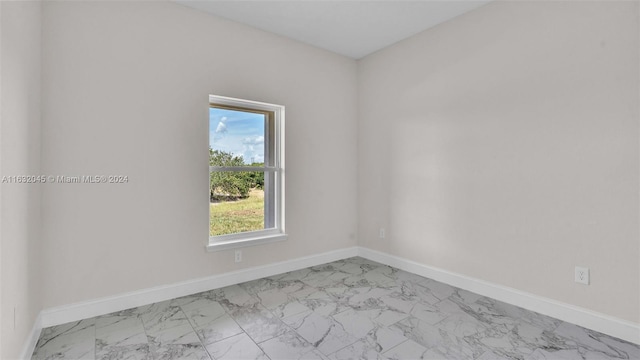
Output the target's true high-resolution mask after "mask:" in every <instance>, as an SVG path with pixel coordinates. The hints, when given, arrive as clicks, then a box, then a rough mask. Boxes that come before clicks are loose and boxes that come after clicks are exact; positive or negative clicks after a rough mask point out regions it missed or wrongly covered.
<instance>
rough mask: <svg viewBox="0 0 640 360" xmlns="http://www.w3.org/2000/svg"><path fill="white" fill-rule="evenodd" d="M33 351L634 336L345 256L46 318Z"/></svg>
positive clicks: (478, 355) (616, 344)
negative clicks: (59, 320)
mask: <svg viewBox="0 0 640 360" xmlns="http://www.w3.org/2000/svg"><path fill="white" fill-rule="evenodd" d="M33 359H118V360H119V359H202V360H205V359H206V360H208V359H271V360H285V359H482V360H488V359H531V360H534V359H554V360H555V359H640V346H638V345H634V344H631V343H628V342H625V341H622V340H620V339H616V338H613V337H610V336H607V335H603V334H600V333H597V332H594V331H590V330H587V329H584V328H581V327H579V326H576V325H572V324H569V323H566V322H563V321H560V320H557V319H553V318H550V317H547V316H543V315H540V314H537V313H533V312H531V311H527V310H524V309H521V308H518V307H515V306H512V305H508V304H505V303H502V302H500V301H496V300H493V299H490V298H486V297H483V296H480V295H477V294H474V293H470V292H468V291H464V290H461V289H457V288H454V287H451V286H449V285H446V284H442V283H439V282H436V281H434V280H430V279H426V278H423V277H420V276H417V275H413V274H410V273H407V272H404V271H401V270H398V269H394V268H391V267H389V266H386V265H381V264H378V263H374V262H371V261H369V260H365V259H362V258H357V257H356V258H350V259H345V260H340V261H336V262H333V263H329V264H325V265H321V266H314V267H311V268H306V269H302V270H298V271H293V272H289V273H285V274H281V275H277V276H272V277H267V278H263V279H259V280H255V281H250V282H246V283H242V284H238V285H233V286H229V287H226V288H222V289H216V290H211V291H207V292H203V293H199V294H195V295H190V296H185V297H182V298H178V299H173V300H169V301H164V302H160V303H155V304H151V305H147V306H142V307H138V308H134V309H129V310H125V311H120V312H117V313H112V314H108V315H104V316H98V317H95V318H91V319H86V320H82V321H78V322H73V323H69V324H64V325H59V326H54V327H51V328H47V329H44V330H43V331H42V334H41V336H40V339H39V341H38V344H37V346H36V350H35V352H34V354H33Z"/></svg>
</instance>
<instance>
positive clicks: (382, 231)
mask: <svg viewBox="0 0 640 360" xmlns="http://www.w3.org/2000/svg"><path fill="white" fill-rule="evenodd" d="M379 234H380V239H384V236H385V233H384V228H380V232H379Z"/></svg>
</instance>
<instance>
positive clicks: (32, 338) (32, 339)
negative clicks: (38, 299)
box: [20, 312, 42, 360]
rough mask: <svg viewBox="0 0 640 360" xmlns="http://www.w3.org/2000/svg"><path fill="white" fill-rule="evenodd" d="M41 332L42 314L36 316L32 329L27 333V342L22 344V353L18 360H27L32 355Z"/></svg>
mask: <svg viewBox="0 0 640 360" xmlns="http://www.w3.org/2000/svg"><path fill="white" fill-rule="evenodd" d="M41 331H42V312H41V313H39V314H38V317H36V320H35V321H34V322H33V327H32V328H31V332H30V333H29V337H28V338H27V341H26V342H25V343H24V347H23V348H22V353H20V359H24V360H29V359H31V355H33V350H35V348H36V344H37V343H38V339H39V338H40V332H41Z"/></svg>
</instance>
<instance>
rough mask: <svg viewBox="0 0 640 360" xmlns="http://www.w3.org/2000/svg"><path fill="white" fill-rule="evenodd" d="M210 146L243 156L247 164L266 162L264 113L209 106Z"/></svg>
mask: <svg viewBox="0 0 640 360" xmlns="http://www.w3.org/2000/svg"><path fill="white" fill-rule="evenodd" d="M209 146H211V148H212V149H213V150H221V151H225V152H230V153H232V154H233V155H236V156H242V157H243V159H244V162H245V164H251V163H252V162H264V115H262V114H255V113H248V112H242V111H233V110H223V109H216V108H209Z"/></svg>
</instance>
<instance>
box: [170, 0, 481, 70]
mask: <svg viewBox="0 0 640 360" xmlns="http://www.w3.org/2000/svg"><path fill="white" fill-rule="evenodd" d="M489 1H491V0H475V1H460V0H440V1H430V0H429V1H427V0H422V1H402V0H395V1H392V0H387V1H357V0H356V1H354V0H351V1H300V0H298V1H292V0H289V1H270V0H260V1H218V0H210V1H197V0H175V2H177V3H179V4H182V5H185V6H188V7H191V8H195V9H199V10H202V11H206V12H208V13H211V14H214V15H217V16H220V17H223V18H227V19H230V20H234V21H237V22H240V23H243V24H246V25H249V26H253V27H256V28H258V29H261V30H265V31H268V32H272V33H275V34H278V35H282V36H285V37H288V38H292V39H295V40H298V41H301V42H304V43H307V44H310V45H313V46H316V47H319V48H322V49H326V50H329V51H333V52H335V53H338V54H341V55H344V56H347V57H350V58H353V59H360V58H362V57H364V56H366V55H369V54H371V53H373V52H375V51H377V50H380V49H382V48H384V47H386V46H389V45H391V44H393V43H396V42H398V41H400V40H403V39H405V38H407V37H410V36H412V35H414V34H417V33H419V32H421V31H424V30H426V29H428V28H431V27H433V26H436V25H438V24H440V23H442V22H445V21H447V20H449V19H452V18H454V17H456V16H458V15H461V14H463V13H465V12H468V11H470V10H473V9H476V8H478V7H480V6H482V5H484V4H486V3H488V2H489Z"/></svg>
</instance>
